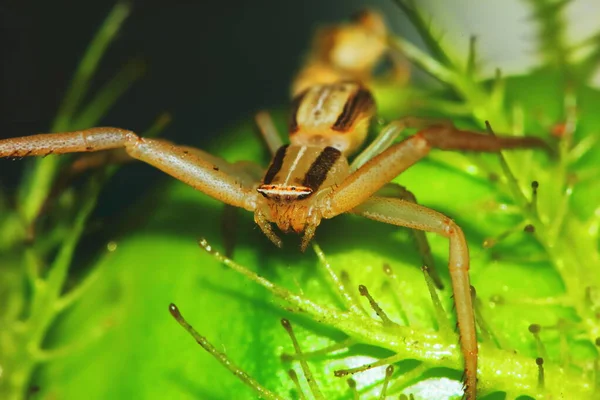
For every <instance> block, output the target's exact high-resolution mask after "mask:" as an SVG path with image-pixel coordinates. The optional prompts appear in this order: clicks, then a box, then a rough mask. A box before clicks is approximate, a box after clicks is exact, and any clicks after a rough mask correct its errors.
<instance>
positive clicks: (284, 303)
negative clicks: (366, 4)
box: [0, 0, 600, 399]
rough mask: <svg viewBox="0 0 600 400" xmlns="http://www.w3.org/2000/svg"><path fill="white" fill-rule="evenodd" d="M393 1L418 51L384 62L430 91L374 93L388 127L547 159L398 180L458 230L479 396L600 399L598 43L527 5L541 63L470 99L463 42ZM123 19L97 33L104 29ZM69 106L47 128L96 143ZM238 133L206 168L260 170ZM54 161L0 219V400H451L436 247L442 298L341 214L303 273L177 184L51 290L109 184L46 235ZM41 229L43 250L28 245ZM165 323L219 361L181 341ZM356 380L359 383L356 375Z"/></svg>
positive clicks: (70, 208)
mask: <svg viewBox="0 0 600 400" xmlns="http://www.w3.org/2000/svg"><path fill="white" fill-rule="evenodd" d="M397 3H398V5H399V6H400V7H401V8H402V9H403V10H404V11H405V13H406V14H407V15H408V16H409V17H410V19H411V21H412V22H413V23H414V25H415V26H416V28H417V30H418V31H419V33H420V35H421V36H422V37H423V39H424V43H425V44H426V45H427V46H428V47H429V48H428V49H427V51H422V50H420V49H418V48H417V47H415V46H414V45H412V44H411V43H409V42H407V41H406V40H404V39H402V38H393V40H392V41H391V45H392V46H395V47H397V48H398V50H399V51H401V52H402V53H403V54H405V55H406V56H407V57H408V58H409V59H410V60H411V61H413V62H414V64H415V65H416V66H418V67H419V68H421V69H423V70H425V71H426V72H427V73H429V74H430V75H431V76H432V77H433V78H435V79H436V80H438V81H439V82H440V83H441V89H440V85H438V86H436V87H435V88H434V89H432V88H429V87H427V86H426V85H425V86H420V87H417V86H409V87H396V86H393V85H381V86H379V87H377V88H376V90H375V95H376V98H377V102H378V105H379V109H380V113H381V116H382V118H384V119H388V120H389V119H393V118H397V117H399V116H403V115H428V116H441V117H445V118H451V119H453V120H454V121H456V123H457V124H458V125H461V126H464V127H469V128H479V129H482V130H484V129H486V127H485V125H484V121H489V122H490V124H491V127H492V128H493V130H494V131H495V132H497V133H500V132H501V133H504V134H514V135H524V134H527V135H536V136H539V137H542V138H544V139H545V140H547V141H548V142H551V143H552V145H553V146H554V147H555V148H556V149H557V151H556V155H555V157H548V156H547V155H546V154H543V153H540V152H535V151H519V152H505V153H503V154H502V155H489V154H488V155H473V154H458V153H445V152H435V153H433V154H432V155H431V156H430V157H428V159H427V160H425V161H424V162H422V163H419V164H418V165H416V166H415V167H413V168H411V169H410V170H409V171H407V172H406V173H404V174H402V175H401V176H400V177H398V178H397V179H396V181H397V182H399V183H401V184H403V185H405V186H407V187H409V188H410V189H411V190H412V191H413V192H414V193H415V194H416V195H417V198H418V200H419V202H420V203H422V204H424V205H427V206H429V207H431V208H434V209H437V210H439V211H441V212H444V213H445V214H447V215H449V216H450V217H452V218H454V219H455V220H456V221H457V223H458V224H459V225H460V226H462V227H463V228H464V231H465V234H466V237H467V240H468V242H469V245H470V251H471V258H472V267H471V278H472V283H473V285H474V287H475V288H476V314H477V323H478V328H479V340H480V369H479V373H478V376H479V392H480V394H481V397H482V398H487V399H495V398H498V399H500V398H517V397H521V398H536V399H541V398H548V399H550V398H565V399H567V398H572V399H588V398H595V397H598V392H597V386H598V383H597V382H598V376H597V375H598V371H597V370H598V352H597V349H596V346H597V344H598V342H599V340H598V338H599V337H600V319H599V318H598V315H599V311H600V274H598V272H597V271H598V268H600V254H599V236H598V230H599V226H600V207H599V204H600V191H599V190H598V186H599V182H598V178H597V176H598V172H599V171H598V162H597V160H598V159H599V157H600V149H599V147H598V145H597V141H598V138H599V134H598V132H599V128H598V126H600V116H598V114H597V113H596V109H597V107H598V106H599V105H600V93H599V92H598V91H596V90H595V89H592V88H590V87H589V86H588V85H587V82H588V80H589V77H590V74H591V71H593V69H594V67H595V66H596V65H597V62H598V55H599V54H600V50H599V49H600V42H598V40H597V38H596V39H595V40H592V39H590V40H589V41H586V42H585V44H584V45H581V46H579V45H578V46H574V47H569V46H568V45H567V44H566V40H565V39H564V35H563V32H564V30H565V29H564V26H565V23H564V4H563V3H565V2H555V1H550V0H535V1H533V0H532V1H529V2H528V3H529V4H530V5H531V7H532V10H533V13H532V16H533V18H532V19H533V21H534V22H535V23H536V24H538V27H539V32H540V52H541V54H542V56H543V57H542V58H541V59H542V60H543V61H542V63H541V64H540V66H539V67H538V68H535V69H534V70H532V71H531V72H529V73H527V74H524V75H520V76H510V77H504V76H502V74H501V73H500V72H498V74H497V76H496V77H495V78H494V79H492V80H481V79H480V78H479V77H478V75H477V73H476V72H477V57H476V52H475V45H474V41H473V45H472V47H471V54H470V55H469V57H468V59H467V60H457V59H456V57H454V56H453V55H452V53H451V51H450V50H449V49H448V48H447V46H445V45H444V44H443V42H440V41H439V40H437V38H436V34H435V32H432V31H431V25H430V24H428V23H426V19H425V18H424V17H423V16H422V14H421V13H420V12H419V10H418V9H416V8H415V7H414V5H413V3H412V2H408V1H401V0H398V1H397ZM123 7H125V6H123V5H122V4H120V5H118V6H117V7H116V8H115V11H114V12H113V14H112V15H111V16H110V17H109V19H108V21H112V24H113V25H112V26H113V28H115V27H116V26H117V25H118V24H119V23H120V22H121V21H122V18H123V17H124V15H125V14H126V8H123ZM115 15H116V16H115ZM115 21H116V22H115ZM110 24H111V23H108V24H107V26H108V25H110ZM115 24H116V25H115ZM101 32H102V31H101ZM548 33H552V35H548ZM101 36H102V34H100V36H99V37H101ZM584 46H585V47H586V49H587V52H584V53H583V55H582V53H581V50H582V48H583V47H584ZM92 48H94V47H93V46H92V47H91V49H92ZM575 50H577V51H575ZM90 51H92V50H90ZM96 51H97V53H96V54H97V55H99V54H101V51H100V52H99V53H98V48H96ZM98 60H99V57H97V58H96V60H95V61H94V62H97V61H98ZM84 70H85V71H87V72H86V73H88V74H89V73H90V69H89V68H87V69H85V68H84ZM92 70H93V68H92ZM78 76H79V75H78ZM87 79H89V76H88V77H87V78H86V77H80V78H78V79H75V80H74V82H75V83H74V87H77V89H74V90H75V91H76V92H77V91H83V92H85V87H86V81H87ZM130 80H131V79H128V80H127V82H129V81H130ZM119 87H123V85H122V84H121V85H119ZM111 93H112V92H111ZM73 96H75V97H74V100H71V101H74V102H75V105H71V106H69V107H67V106H65V108H63V114H64V113H66V116H64V115H63V116H62V117H60V118H58V119H57V120H58V121H61V122H60V124H59V125H57V126H55V127H54V128H56V129H60V130H66V129H72V128H74V127H79V126H88V125H93V124H94V123H95V121H96V119H95V118H97V117H98V116H100V115H101V111H102V110H103V109H102V108H101V107H100V108H98V109H97V110H96V111H95V112H92V110H91V109H90V110H89V111H88V112H87V113H86V112H84V111H81V112H80V113H77V112H76V110H77V109H78V108H80V107H79V106H78V104H79V101H80V99H81V98H82V96H80V95H79V97H77V96H76V95H73ZM113 101H114V99H112V98H110V99H107V100H106V101H105V102H102V101H100V102H92V103H90V104H92V105H93V107H94V108H95V107H99V106H98V105H99V104H106V105H108V104H112V102H113ZM67 103H68V102H67ZM92 105H91V106H90V107H92ZM105 108H106V107H105ZM105 108H104V109H105ZM65 109H66V110H67V111H64V110H65ZM83 110H85V109H84V108H83ZM83 115H88V116H89V115H94V116H95V117H94V118H91V117H90V118H89V119H88V118H83V119H82V117H81V116H83ZM78 116H79V117H78ZM280 120H281V121H282V120H283V119H282V118H281V119H280ZM281 121H280V122H281ZM57 124H58V122H57ZM281 125H282V127H283V124H282V123H281ZM251 132H253V128H252V126H251V124H250V123H247V124H242V125H241V126H239V127H237V128H236V129H232V130H231V131H230V132H228V134H227V135H225V136H224V139H221V140H220V141H217V142H215V143H214V145H213V146H212V148H211V150H212V151H213V152H214V153H215V154H219V155H221V156H223V157H224V158H226V159H228V160H231V161H236V160H240V159H253V160H257V161H260V162H261V163H263V164H266V162H267V161H268V155H267V151H266V149H264V146H263V145H262V144H261V142H260V140H259V138H258V135H253V134H251ZM47 160H55V161H47ZM65 162H66V161H65ZM53 163H58V161H56V159H52V158H47V159H45V160H42V161H37V162H36V163H35V167H34V168H33V171H34V172H33V174H32V175H30V176H32V177H33V178H28V179H26V181H25V183H24V184H23V186H22V191H21V196H22V197H21V198H20V200H19V202H18V204H19V207H18V208H17V209H16V210H14V209H11V208H9V207H8V202H7V201H6V200H4V201H3V202H2V214H1V218H2V220H1V221H0V223H1V225H0V229H1V231H0V232H1V235H0V239H1V240H0V244H1V246H2V247H1V249H2V259H3V263H2V264H3V265H2V268H1V269H0V273H1V274H2V276H1V279H0V296H1V297H0V299H1V300H0V302H1V304H2V309H1V312H0V318H1V319H0V322H1V323H2V325H1V326H2V329H0V388H2V389H1V390H0V397H2V398H22V397H26V396H27V394H28V392H29V391H30V390H31V388H37V389H38V390H39V392H40V393H39V394H38V395H41V396H46V397H57V398H69V399H70V398H74V399H79V398H99V399H100V398H102V399H104V398H202V399H230V398H236V399H242V398H255V397H256V392H255V391H252V389H251V388H249V387H248V386H247V385H245V383H248V382H251V383H252V385H253V386H254V388H255V389H257V390H260V391H261V392H260V393H261V394H262V396H263V397H265V398H280V397H281V398H312V397H314V398H317V399H319V398H326V399H338V398H339V399H344V398H348V399H351V398H357V397H359V396H360V398H385V396H389V397H392V398H398V397H400V398H408V396H411V395H412V396H414V398H415V399H446V398H460V397H461V395H462V389H461V382H460V380H461V374H462V360H461V355H460V350H459V348H458V346H457V336H456V332H455V330H454V329H453V327H454V318H453V316H452V315H453V309H452V307H453V304H452V298H451V291H450V289H449V277H448V272H447V270H446V269H445V264H446V263H447V257H448V243H447V241H446V239H444V238H441V237H436V236H433V235H431V236H429V239H430V241H431V245H432V249H433V254H434V258H435V261H436V265H437V269H438V270H439V271H440V275H441V278H442V280H443V281H444V283H446V287H447V288H446V289H444V290H441V291H439V290H437V289H435V288H434V287H433V285H432V284H431V282H430V279H429V277H428V274H427V271H422V270H421V269H420V268H419V265H420V261H419V256H418V253H417V251H416V248H415V246H414V244H413V243H412V236H411V234H410V232H409V231H407V230H404V229H399V228H396V227H392V226H386V225H384V224H380V223H376V222H372V221H367V220H363V219H360V218H357V217H353V216H341V217H338V218H336V219H334V220H332V221H325V222H324V223H323V224H322V226H321V227H320V228H319V230H318V232H317V238H316V242H317V243H318V245H315V247H313V250H314V251H311V250H309V251H307V252H306V253H305V254H302V253H300V252H299V251H298V250H297V248H298V247H297V246H298V243H297V241H296V240H295V238H294V237H290V238H286V241H285V247H284V249H283V250H279V249H277V248H275V247H274V246H273V245H272V244H271V243H270V242H268V240H267V239H266V238H264V237H263V235H262V234H261V233H260V232H259V231H258V230H256V229H255V226H254V223H253V221H252V217H251V215H249V214H247V213H244V212H240V213H239V215H237V218H236V219H235V230H231V229H222V220H223V219H222V213H223V206H222V205H221V204H219V203H217V202H216V201H213V200H211V199H209V198H207V196H205V195H203V194H201V193H198V192H195V191H194V190H192V189H190V188H188V187H186V186H184V185H183V184H181V183H178V182H172V183H169V184H168V186H166V187H161V188H160V189H157V191H156V193H155V196H154V198H153V199H152V200H153V201H152V205H151V206H150V205H147V204H144V205H141V206H140V207H138V210H137V211H138V213H137V214H139V211H140V210H142V211H143V212H145V214H146V216H147V218H145V222H144V223H143V225H142V226H141V227H139V226H138V227H137V228H135V229H133V230H130V231H128V233H127V234H126V235H124V236H122V237H119V238H116V239H115V241H113V242H111V243H109V244H108V245H107V247H106V251H105V252H103V253H102V254H101V256H100V257H99V259H97V260H96V261H94V262H92V263H91V264H92V265H90V266H89V268H90V271H91V272H89V275H88V276H89V277H88V278H87V279H85V280H84V281H83V283H79V284H73V286H74V288H73V289H69V290H65V285H66V283H67V281H68V279H69V273H68V271H69V267H70V266H71V264H72V256H73V253H74V252H75V251H76V249H77V245H78V243H79V240H80V238H81V236H82V234H84V231H85V227H86V220H87V218H88V216H89V214H90V212H91V210H92V209H93V207H94V204H95V199H96V195H97V193H98V191H99V188H100V183H101V181H102V180H103V178H104V175H102V176H100V177H99V176H98V175H97V174H93V175H92V178H91V179H90V181H89V184H88V185H87V186H85V185H84V187H83V188H79V189H68V190H67V191H66V192H65V193H63V194H62V196H61V197H60V200H59V201H57V202H55V203H56V205H55V206H54V207H53V208H52V209H51V211H50V215H47V216H45V220H44V221H43V223H40V222H39V218H38V216H39V215H40V210H41V205H42V204H44V203H45V199H46V198H47V196H48V194H49V193H50V188H52V186H53V185H54V184H55V181H56V178H57V176H59V171H60V170H59V168H58V167H54V166H50V167H49V166H48V165H46V164H53ZM30 182H35V184H32V183H30ZM39 188H45V189H43V190H42V191H41V192H40V189H39ZM150 207H151V208H150ZM229 217H231V216H229ZM123 218H124V219H126V218H128V217H127V216H124V217H123ZM35 221H37V223H36V225H35V226H36V227H38V229H41V231H37V232H36V235H35V241H34V243H33V245H24V244H23V243H24V242H25V240H26V239H27V238H28V233H29V230H28V228H29V227H30V226H31V224H32V223H33V222H35ZM40 225H41V227H40ZM223 230H225V232H222V231H223ZM234 231H235V234H234V233H233V232H234ZM223 233H225V235H224V234H223ZM200 236H202V237H205V239H203V240H202V241H201V242H200V244H201V246H202V247H203V249H202V248H200V247H198V244H197V243H196V238H198V237H200ZM223 236H228V240H234V242H235V252H234V255H233V257H232V259H233V260H235V261H232V260H231V259H228V258H225V257H223V256H222V255H220V254H218V253H219V252H220V251H221V249H223V248H224V245H223V243H224V237H223ZM234 236H235V237H234ZM205 250H208V251H205ZM222 263H224V264H225V266H226V267H225V268H224V267H223V265H222ZM90 282H93V283H90ZM170 303H175V304H177V306H178V307H179V308H180V310H181V313H182V314H184V315H185V317H186V318H187V320H188V321H189V322H190V323H192V324H193V325H194V326H195V327H196V329H197V330H198V331H199V332H201V335H200V334H198V335H197V336H196V339H197V340H198V341H199V343H201V344H202V345H204V347H205V348H207V349H209V350H210V351H211V352H212V353H213V354H212V355H211V354H208V353H206V352H203V351H201V349H200V348H199V347H197V346H195V344H194V342H193V341H192V340H191V339H190V337H189V335H188V334H187V333H186V332H185V331H184V330H183V329H181V328H180V327H179V326H178V325H177V323H176V322H175V321H174V320H173V318H172V317H171V315H169V312H168V306H169V304H170ZM170 311H171V314H173V315H175V316H176V317H178V316H179V314H178V311H177V309H175V308H174V307H173V306H172V307H171V309H170ZM59 314H60V315H61V318H57V316H58V315H59ZM282 319H283V321H284V323H283V325H284V327H285V328H286V329H283V328H282V326H281V325H282V324H281V321H282ZM179 321H180V322H181V323H183V322H182V320H181V319H180V320H179ZM292 327H293V329H292ZM286 330H287V332H286ZM292 330H293V332H294V335H293V336H292V337H293V338H294V340H290V331H292ZM209 342H210V343H212V345H211V344H210V343H209ZM74 343H76V344H74ZM63 349H64V350H63ZM69 349H70V350H69ZM220 353H223V354H220ZM282 354H283V355H284V356H283V357H282ZM215 355H216V356H217V358H218V359H219V360H220V361H221V363H223V364H225V366H226V367H227V368H224V367H222V366H221V365H219V363H218V362H217V361H216V360H215V358H214V356H215ZM365 365H367V366H371V367H373V368H369V369H366V370H365V371H362V372H358V373H356V374H353V375H351V373H352V372H355V369H357V368H358V369H364V368H359V367H362V366H365ZM388 365H392V366H393V368H388ZM298 366H299V367H300V368H298ZM228 368H229V369H228ZM290 369H293V370H297V371H296V372H293V373H291V374H290V373H289V372H288V371H289V370H290ZM309 370H310V371H311V375H310V377H311V379H309V380H308V381H307V380H306V379H305V376H304V375H305V374H306V371H309ZM231 371H233V372H234V374H231ZM241 371H244V372H241ZM301 371H303V372H302V373H301ZM236 375H237V376H236ZM240 375H242V377H243V379H242V380H240V379H238V377H239V376H240ZM350 376H351V380H348V379H349V378H350ZM382 392H384V393H383V394H382ZM278 396H280V397H278ZM403 396H404V397H403ZM523 396H525V397H523Z"/></svg>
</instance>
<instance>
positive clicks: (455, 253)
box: [350, 196, 477, 400]
mask: <svg viewBox="0 0 600 400" xmlns="http://www.w3.org/2000/svg"><path fill="white" fill-rule="evenodd" d="M350 212H351V213H353V214H358V215H362V216H364V217H366V218H370V219H373V220H376V221H381V222H385V223H388V224H392V225H398V226H406V227H409V228H412V229H419V230H422V231H428V232H435V233H438V234H440V235H443V236H445V237H447V238H448V239H449V240H450V257H449V262H448V269H449V270H450V277H451V279H452V289H453V292H454V302H455V304H456V315H457V321H458V328H459V332H460V346H461V349H462V353H463V356H464V360H465V395H466V398H467V399H470V400H475V398H476V397H475V396H476V391H477V388H476V383H477V336H476V333H475V317H474V313H473V304H472V301H471V286H470V283H469V250H468V248H467V242H466V241H465V237H464V235H463V233H462V230H461V229H460V228H459V227H458V225H456V223H454V221H452V220H451V219H450V218H448V217H446V216H444V215H443V214H440V213H438V212H436V211H433V210H431V209H429V208H426V207H423V206H420V205H418V204H415V203H411V202H408V201H404V200H401V199H393V198H383V197H378V196H373V197H371V198H370V199H369V200H367V201H366V202H364V203H363V204H361V205H359V206H358V207H356V208H354V209H353V210H351V211H350Z"/></svg>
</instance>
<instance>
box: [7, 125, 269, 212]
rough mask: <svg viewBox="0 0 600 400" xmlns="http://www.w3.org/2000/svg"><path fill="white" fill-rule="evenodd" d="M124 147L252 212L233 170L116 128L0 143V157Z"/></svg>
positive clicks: (247, 191)
mask: <svg viewBox="0 0 600 400" xmlns="http://www.w3.org/2000/svg"><path fill="white" fill-rule="evenodd" d="M119 148H123V149H125V151H126V152H127V154H128V155H129V156H131V157H133V158H135V159H138V160H141V161H143V162H145V163H147V164H150V165H152V166H154V167H156V168H158V169H160V170H162V171H163V172H165V173H167V174H169V175H171V176H173V177H174V178H176V179H178V180H180V181H182V182H183V183H186V184H187V185H189V186H192V187H193V188H195V189H197V190H199V191H201V192H204V193H206V194H207V195H209V196H211V197H213V198H215V199H217V200H220V201H222V202H223V203H226V204H230V205H232V206H236V207H241V208H245V209H246V210H249V211H254V209H255V207H256V198H257V197H256V196H257V194H256V192H255V191H254V190H253V188H252V187H248V186H246V185H244V183H245V179H244V178H240V177H237V176H236V175H235V174H234V171H235V167H234V166H233V165H231V164H229V163H227V162H225V161H224V160H221V159H219V158H217V157H214V156H212V155H208V153H206V152H203V151H201V150H198V149H193V150H192V149H191V148H188V147H180V146H176V145H173V144H170V143H168V142H165V141H161V140H156V139H144V138H141V137H139V136H137V135H136V134H135V133H134V132H131V131H128V130H125V129H119V128H108V127H106V128H91V129H86V130H81V131H75V132H64V133H51V134H41V135H33V136H25V137H20V138H13V139H6V140H0V157H27V156H46V155H49V154H65V153H78V152H93V151H100V150H110V149H119Z"/></svg>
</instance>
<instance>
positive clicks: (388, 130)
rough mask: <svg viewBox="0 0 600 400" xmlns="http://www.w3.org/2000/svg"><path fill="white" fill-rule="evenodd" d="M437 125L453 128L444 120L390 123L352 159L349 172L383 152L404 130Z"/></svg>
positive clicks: (408, 120) (410, 118) (405, 119)
mask: <svg viewBox="0 0 600 400" xmlns="http://www.w3.org/2000/svg"><path fill="white" fill-rule="evenodd" d="M437 125H439V126H444V127H448V128H452V127H454V125H453V124H452V121H450V120H446V119H433V118H416V117H406V118H402V119H399V120H397V121H392V122H390V123H389V124H388V125H386V126H385V127H384V128H383V129H382V130H381V131H380V132H379V134H378V135H377V137H376V138H375V140H373V141H372V142H371V143H370V144H369V146H367V147H366V148H365V149H364V150H363V151H361V152H360V153H359V154H358V155H357V156H356V157H355V158H354V160H353V161H352V164H350V171H356V170H357V169H359V168H360V167H362V166H363V165H364V164H365V163H366V162H367V161H369V160H370V159H371V158H373V157H375V156H376V155H378V154H380V153H381V152H383V151H385V150H386V149H387V148H388V147H390V146H391V145H392V143H394V141H395V140H396V139H398V137H399V136H400V134H401V133H402V132H403V131H404V130H405V129H410V128H417V129H423V128H426V127H428V126H437Z"/></svg>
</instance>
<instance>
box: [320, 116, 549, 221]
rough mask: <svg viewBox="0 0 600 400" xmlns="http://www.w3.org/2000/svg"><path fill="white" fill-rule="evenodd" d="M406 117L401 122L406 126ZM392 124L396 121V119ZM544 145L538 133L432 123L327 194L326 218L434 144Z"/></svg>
mask: <svg viewBox="0 0 600 400" xmlns="http://www.w3.org/2000/svg"><path fill="white" fill-rule="evenodd" d="M403 121H404V120H401V121H399V122H398V123H399V124H401V125H404V126H406V125H405V124H406V122H403ZM391 124H396V123H395V122H392V123H391ZM532 147H540V148H544V149H547V145H546V143H545V142H544V141H543V140H541V139H539V138H536V137H504V136H492V135H488V134H484V133H478V132H472V131H465V130H460V129H457V128H455V127H453V126H450V125H445V124H438V125H432V126H429V127H427V128H425V129H423V130H421V131H419V132H418V133H417V134H415V135H413V136H410V137H409V138H407V139H405V140H403V141H402V142H399V143H396V144H394V145H392V146H391V147H389V148H388V149H387V150H385V151H383V152H382V153H380V154H378V155H377V156H375V157H373V158H371V159H370V160H369V161H367V162H366V163H365V164H364V165H362V167H360V168H358V169H357V170H356V171H354V172H353V173H352V174H350V176H348V177H347V178H346V179H345V180H344V181H343V182H342V183H341V184H340V185H339V186H337V187H336V188H335V189H334V190H332V191H331V192H330V193H329V194H328V195H327V196H325V198H324V204H325V206H324V207H323V211H322V217H323V218H333V217H334V216H336V215H339V214H341V213H344V212H347V211H349V210H351V209H353V208H354V207H356V206H358V205H359V204H361V203H363V202H364V201H365V200H367V199H368V198H369V197H370V196H371V195H373V194H374V193H375V192H377V191H378V190H379V189H381V188H382V187H383V186H384V185H385V184H386V183H388V182H390V181H391V180H392V179H394V178H395V177H396V176H398V175H399V174H400V173H401V172H403V171H404V170H406V169H407V168H409V167H410V166H411V165H413V164H415V163H416V162H417V161H419V160H420V159H421V158H423V157H425V156H426V155H427V154H428V153H429V151H430V150H431V149H432V148H438V149H442V150H464V151H481V152H498V151H500V150H502V149H511V148H532Z"/></svg>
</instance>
